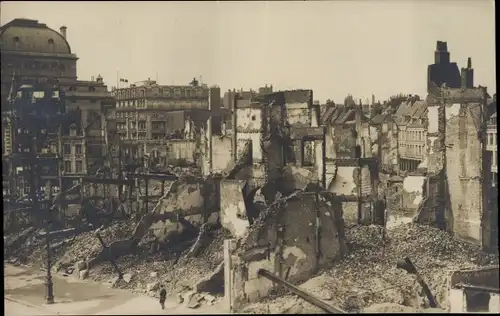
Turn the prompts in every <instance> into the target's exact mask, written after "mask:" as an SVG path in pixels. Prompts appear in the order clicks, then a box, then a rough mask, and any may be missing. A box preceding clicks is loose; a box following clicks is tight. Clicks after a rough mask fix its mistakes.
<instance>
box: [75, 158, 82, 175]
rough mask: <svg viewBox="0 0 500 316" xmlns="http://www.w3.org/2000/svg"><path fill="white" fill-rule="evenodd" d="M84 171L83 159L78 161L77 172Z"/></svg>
mask: <svg viewBox="0 0 500 316" xmlns="http://www.w3.org/2000/svg"><path fill="white" fill-rule="evenodd" d="M82 172H83V164H82V162H81V161H76V173H82Z"/></svg>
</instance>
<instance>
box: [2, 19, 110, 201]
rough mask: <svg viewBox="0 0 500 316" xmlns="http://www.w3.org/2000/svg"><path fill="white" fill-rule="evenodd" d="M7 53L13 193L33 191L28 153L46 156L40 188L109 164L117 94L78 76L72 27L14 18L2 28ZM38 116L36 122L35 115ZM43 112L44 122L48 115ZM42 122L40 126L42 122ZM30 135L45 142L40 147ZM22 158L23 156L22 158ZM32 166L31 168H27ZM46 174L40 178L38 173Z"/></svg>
mask: <svg viewBox="0 0 500 316" xmlns="http://www.w3.org/2000/svg"><path fill="white" fill-rule="evenodd" d="M0 37H1V43H2V46H1V58H2V86H1V88H2V130H3V136H4V142H3V148H2V154H3V162H4V169H3V170H4V172H3V173H4V179H6V177H7V178H9V179H10V183H9V184H7V183H6V181H4V182H5V183H4V187H9V188H10V193H11V194H13V195H18V196H19V195H21V196H22V195H24V194H27V193H29V192H31V191H32V186H33V183H28V182H29V181H28V182H27V179H28V178H30V177H29V176H28V174H27V172H28V170H29V169H30V168H29V164H30V163H31V162H30V160H29V159H28V158H26V159H27V160H25V161H23V160H22V159H20V158H19V159H18V158H16V157H18V156H19V155H27V154H28V153H29V154H31V155H33V154H34V152H33V150H35V151H37V152H38V153H39V156H43V157H45V160H44V162H42V163H40V164H39V166H40V168H41V169H40V170H37V171H36V172H38V174H39V177H38V176H37V177H36V178H37V179H38V180H37V182H38V183H37V184H36V186H37V188H36V189H33V191H35V190H36V191H38V190H40V189H41V187H42V186H45V188H46V192H48V193H49V194H52V191H53V190H52V189H51V188H54V189H55V190H58V189H60V188H61V186H63V187H65V186H67V185H70V183H72V182H73V179H74V178H76V177H79V176H81V175H83V174H86V173H88V172H92V171H93V170H94V171H95V170H97V169H98V168H99V167H100V166H102V164H103V159H104V157H105V155H106V150H107V144H106V133H105V132H104V131H105V130H106V120H105V116H106V114H107V112H108V111H109V110H110V109H112V108H113V107H114V100H113V99H112V98H111V96H110V94H109V93H108V91H107V87H106V86H105V85H104V83H103V79H102V78H101V77H100V76H98V77H97V79H96V80H91V81H81V80H78V79H77V71H76V70H77V68H76V61H77V59H78V58H77V57H76V55H75V54H74V53H72V51H71V48H70V46H69V43H68V41H67V28H66V27H64V26H63V27H61V28H60V32H59V33H58V32H56V31H54V30H52V29H50V28H49V27H47V26H46V25H45V24H41V23H38V21H35V20H27V19H15V20H13V21H11V22H9V23H7V24H5V25H4V26H2V27H1V29H0ZM33 115H35V117H36V116H39V117H38V119H37V120H35V121H36V122H35V121H33V119H35V117H34V116H33ZM42 117H43V120H42ZM36 124H41V125H36ZM32 139H37V140H38V141H40V143H38V144H37V147H36V148H33V147H32V146H33V144H31V140H32ZM19 157H20V156H19ZM29 172H31V171H29ZM40 177H41V178H40Z"/></svg>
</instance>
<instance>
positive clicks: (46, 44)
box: [0, 19, 71, 55]
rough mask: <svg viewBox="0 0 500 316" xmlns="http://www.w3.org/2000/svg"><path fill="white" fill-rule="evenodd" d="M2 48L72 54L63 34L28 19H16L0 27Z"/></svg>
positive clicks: (3, 49)
mask: <svg viewBox="0 0 500 316" xmlns="http://www.w3.org/2000/svg"><path fill="white" fill-rule="evenodd" d="M62 30H65V28H64V29H63V28H62ZM0 48H1V50H2V51H20V52H24V53H45V54H66V55H67V54H71V48H70V46H69V44H68V42H67V41H66V39H65V38H64V36H63V35H61V34H60V33H58V32H56V31H54V30H53V29H51V28H49V27H48V26H47V25H45V24H41V23H38V21H36V20H28V19H14V20H12V21H10V22H9V23H7V24H5V25H3V26H2V27H0Z"/></svg>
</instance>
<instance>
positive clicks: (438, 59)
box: [434, 41, 450, 64]
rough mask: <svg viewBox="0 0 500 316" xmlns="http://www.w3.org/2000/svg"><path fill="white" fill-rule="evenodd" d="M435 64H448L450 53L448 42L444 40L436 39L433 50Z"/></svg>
mask: <svg viewBox="0 0 500 316" xmlns="http://www.w3.org/2000/svg"><path fill="white" fill-rule="evenodd" d="M434 63H435V64H449V63H450V53H449V52H448V44H447V43H446V42H442V41H437V43H436V51H435V52H434Z"/></svg>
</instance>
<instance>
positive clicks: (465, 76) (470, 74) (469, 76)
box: [460, 57, 474, 89]
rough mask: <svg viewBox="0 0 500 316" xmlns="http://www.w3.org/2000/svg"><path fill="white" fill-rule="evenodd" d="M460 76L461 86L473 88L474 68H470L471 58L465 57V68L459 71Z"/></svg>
mask: <svg viewBox="0 0 500 316" xmlns="http://www.w3.org/2000/svg"><path fill="white" fill-rule="evenodd" d="M460 77H461V79H462V84H461V87H462V88H469V89H471V88H473V87H474V69H472V59H471V58H470V57H469V58H467V68H462V69H461V72H460Z"/></svg>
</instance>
